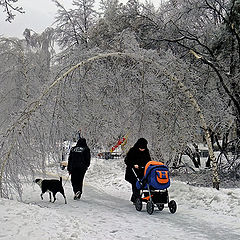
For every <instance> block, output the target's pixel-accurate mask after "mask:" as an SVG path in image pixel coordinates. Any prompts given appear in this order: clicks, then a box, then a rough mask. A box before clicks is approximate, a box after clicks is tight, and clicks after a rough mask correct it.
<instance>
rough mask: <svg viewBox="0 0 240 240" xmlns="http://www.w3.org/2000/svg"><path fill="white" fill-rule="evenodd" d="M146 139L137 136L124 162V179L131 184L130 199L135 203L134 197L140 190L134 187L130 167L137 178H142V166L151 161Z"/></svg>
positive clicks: (133, 177)
mask: <svg viewBox="0 0 240 240" xmlns="http://www.w3.org/2000/svg"><path fill="white" fill-rule="evenodd" d="M147 144H148V142H147V140H146V139H145V138H139V139H138V140H137V142H136V143H135V144H134V146H133V147H132V148H130V150H129V151H128V153H127V155H126V157H125V159H124V162H125V164H126V165H127V167H126V173H125V180H126V181H128V182H129V183H131V184H132V197H131V201H132V202H133V203H135V201H136V199H137V198H139V197H140V190H138V189H137V187H136V182H137V178H136V176H135V174H134V172H133V170H132V169H134V171H135V173H136V174H137V176H138V178H139V179H142V178H143V175H144V167H145V165H146V164H147V163H148V162H149V161H151V157H150V154H149V150H148V148H147Z"/></svg>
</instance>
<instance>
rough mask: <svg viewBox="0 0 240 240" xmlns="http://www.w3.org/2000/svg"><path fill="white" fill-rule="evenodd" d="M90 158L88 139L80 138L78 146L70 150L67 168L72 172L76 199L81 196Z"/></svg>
mask: <svg viewBox="0 0 240 240" xmlns="http://www.w3.org/2000/svg"><path fill="white" fill-rule="evenodd" d="M90 159H91V154H90V149H89V147H88V146H87V143H86V139H85V138H80V139H79V140H78V141H77V144H76V146H75V147H72V148H71V150H70V154H69V157H68V166H67V170H68V172H69V174H71V183H72V188H73V192H74V194H75V196H74V200H77V199H80V198H81V195H82V186H83V179H84V175H85V173H86V171H87V169H88V167H89V166H90Z"/></svg>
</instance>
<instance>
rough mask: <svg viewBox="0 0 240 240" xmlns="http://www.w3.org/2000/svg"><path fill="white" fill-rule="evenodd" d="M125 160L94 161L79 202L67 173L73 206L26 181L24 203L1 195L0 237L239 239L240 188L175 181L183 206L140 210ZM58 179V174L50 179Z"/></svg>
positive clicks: (53, 239)
mask: <svg viewBox="0 0 240 240" xmlns="http://www.w3.org/2000/svg"><path fill="white" fill-rule="evenodd" d="M121 164H122V162H121V160H119V161H113V162H106V161H104V160H103V161H101V160H93V161H92V165H91V167H90V169H89V171H88V172H87V175H86V179H85V184H84V193H83V195H82V198H81V200H80V201H75V200H73V192H72V188H71V184H70V181H67V182H66V178H67V172H66V171H62V170H60V171H59V168H58V167H56V168H55V169H51V170H52V172H53V173H54V174H55V177H54V178H56V174H57V175H61V176H63V177H64V180H63V184H64V189H65V194H66V196H67V200H68V204H64V199H63V197H62V195H61V194H59V193H58V194H57V201H56V202H55V203H50V202H49V196H48V194H47V193H46V194H44V196H43V197H44V200H41V199H40V189H39V186H38V185H36V184H33V183H26V184H24V191H23V193H24V194H23V201H24V203H21V202H17V201H16V200H6V199H1V198H0V214H1V218H0V224H1V231H0V240H9V239H11V240H25V239H31V240H42V239H44V240H46V239H48V240H62V239H64V240H93V239H94V240H95V239H97V240H103V239H107V240H122V239H131V240H139V239H143V240H144V239H153V240H155V239H156V240H157V239H169V240H175V239H177V240H183V239H184V240H200V239H201V240H208V239H209V240H210V239H211V240H229V239H232V240H239V239H240V190H239V189H220V191H217V190H215V189H212V188H202V187H193V186H190V185H187V184H185V183H182V182H178V181H172V184H171V186H170V188H169V196H170V200H172V199H174V200H175V201H176V202H177V204H178V209H177V212H176V213H175V214H171V213H170V212H169V210H168V208H167V207H166V205H165V209H164V210H163V211H161V212H160V211H158V210H156V209H155V211H154V213H153V214H152V215H149V214H148V213H147V212H146V208H145V205H144V206H143V210H142V211H141V212H138V211H136V210H135V207H134V206H133V205H132V204H131V203H130V201H129V198H130V195H131V193H130V185H129V184H128V183H127V182H126V181H125V180H124V166H123V165H121ZM50 178H53V177H50Z"/></svg>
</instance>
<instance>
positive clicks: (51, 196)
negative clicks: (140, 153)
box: [49, 192, 52, 202]
mask: <svg viewBox="0 0 240 240" xmlns="http://www.w3.org/2000/svg"><path fill="white" fill-rule="evenodd" d="M49 198H50V202H52V196H51V192H49Z"/></svg>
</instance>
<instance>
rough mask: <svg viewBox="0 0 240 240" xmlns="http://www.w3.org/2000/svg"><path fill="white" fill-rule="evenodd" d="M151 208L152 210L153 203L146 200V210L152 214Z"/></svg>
mask: <svg viewBox="0 0 240 240" xmlns="http://www.w3.org/2000/svg"><path fill="white" fill-rule="evenodd" d="M153 210H154V205H153V203H152V201H148V202H147V212H148V214H150V215H151V214H152V213H153Z"/></svg>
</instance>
